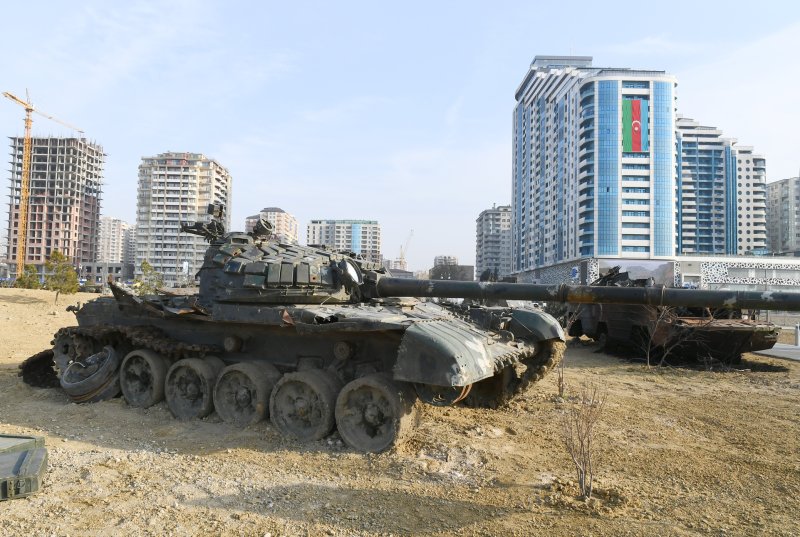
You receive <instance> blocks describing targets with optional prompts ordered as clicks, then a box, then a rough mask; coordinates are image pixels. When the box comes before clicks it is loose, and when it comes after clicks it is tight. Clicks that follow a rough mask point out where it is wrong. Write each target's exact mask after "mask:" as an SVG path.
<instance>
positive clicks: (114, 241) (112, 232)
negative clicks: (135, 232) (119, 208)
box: [97, 216, 130, 263]
mask: <svg viewBox="0 0 800 537" xmlns="http://www.w3.org/2000/svg"><path fill="white" fill-rule="evenodd" d="M129 228H130V224H128V223H127V222H125V221H124V220H120V219H118V218H111V217H110V216H102V217H100V234H99V236H98V239H97V261H100V262H101V263H122V260H123V258H124V256H125V247H126V244H125V238H126V235H127V234H128V229H129Z"/></svg>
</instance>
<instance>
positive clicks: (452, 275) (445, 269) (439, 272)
mask: <svg viewBox="0 0 800 537" xmlns="http://www.w3.org/2000/svg"><path fill="white" fill-rule="evenodd" d="M428 279H431V280H458V281H464V282H471V281H473V280H475V267H474V266H472V265H458V264H442V265H436V266H435V267H433V268H432V269H431V270H429V271H428Z"/></svg>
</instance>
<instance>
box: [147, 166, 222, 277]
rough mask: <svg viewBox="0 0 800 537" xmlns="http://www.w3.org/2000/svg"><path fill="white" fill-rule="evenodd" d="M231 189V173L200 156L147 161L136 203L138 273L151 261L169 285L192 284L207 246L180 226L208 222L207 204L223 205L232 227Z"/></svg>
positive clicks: (201, 239) (203, 240)
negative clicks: (183, 230)
mask: <svg viewBox="0 0 800 537" xmlns="http://www.w3.org/2000/svg"><path fill="white" fill-rule="evenodd" d="M231 189H232V178H231V175H230V173H229V172H228V170H227V169H226V168H225V167H223V166H222V165H221V164H220V163H218V162H217V161H216V160H214V159H211V158H208V157H206V156H205V155H203V154H202V153H175V152H167V153H161V154H159V155H157V156H153V157H143V158H142V162H141V164H139V187H138V191H137V200H136V263H135V264H136V274H137V275H138V274H141V272H142V262H144V261H147V262H148V263H149V264H150V265H151V266H152V267H153V269H155V271H156V272H159V273H161V274H162V275H163V277H164V284H165V285H167V286H169V285H184V284H190V283H192V282H194V280H195V275H196V274H197V272H198V271H199V270H200V267H201V266H202V264H203V255H204V254H205V251H206V248H207V247H208V243H207V242H206V241H205V239H204V238H203V237H200V236H198V235H192V234H189V233H181V231H180V227H181V224H182V223H192V222H197V221H202V222H208V221H210V220H211V218H212V217H211V215H209V214H208V212H207V209H208V206H209V205H210V204H219V205H222V207H223V209H224V216H223V219H222V223H223V225H224V226H225V229H230V212H229V208H230V205H231Z"/></svg>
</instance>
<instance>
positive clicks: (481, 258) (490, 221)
mask: <svg viewBox="0 0 800 537" xmlns="http://www.w3.org/2000/svg"><path fill="white" fill-rule="evenodd" d="M475 224H476V225H475V273H476V274H477V275H478V277H480V276H481V275H482V274H483V272H484V271H486V270H489V271H491V272H492V273H494V274H495V275H496V276H497V278H498V279H500V278H502V277H503V276H508V275H509V274H511V205H501V206H500V207H497V206H492V208H491V209H486V210H485V211H482V212H481V214H480V215H478V218H477V219H476V220H475Z"/></svg>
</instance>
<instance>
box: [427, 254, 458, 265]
mask: <svg viewBox="0 0 800 537" xmlns="http://www.w3.org/2000/svg"><path fill="white" fill-rule="evenodd" d="M442 265H458V257H456V256H454V255H437V256H435V257H434V258H433V266H434V267H440V266H442Z"/></svg>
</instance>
